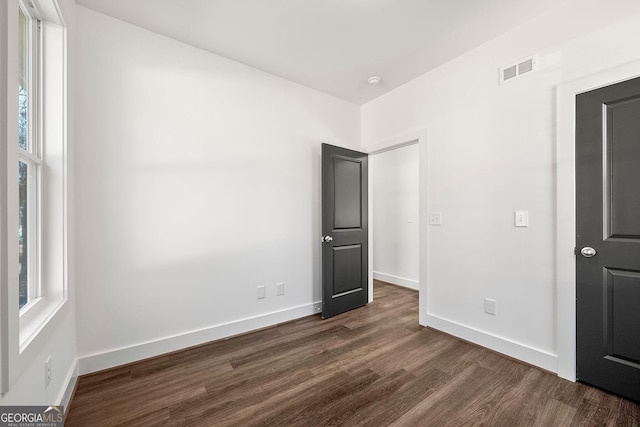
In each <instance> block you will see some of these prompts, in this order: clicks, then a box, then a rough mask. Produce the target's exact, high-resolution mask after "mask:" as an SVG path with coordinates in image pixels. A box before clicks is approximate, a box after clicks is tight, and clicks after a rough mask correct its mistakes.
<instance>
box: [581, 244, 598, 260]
mask: <svg viewBox="0 0 640 427" xmlns="http://www.w3.org/2000/svg"><path fill="white" fill-rule="evenodd" d="M580 253H581V254H582V256H583V257H585V258H591V257H593V256H596V253H597V252H596V250H595V249H593V248H592V247H590V246H585V247H584V248H582V249H581V250H580Z"/></svg>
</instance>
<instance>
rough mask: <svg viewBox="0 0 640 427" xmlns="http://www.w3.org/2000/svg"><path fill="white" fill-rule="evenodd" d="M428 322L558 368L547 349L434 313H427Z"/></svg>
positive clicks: (550, 368)
mask: <svg viewBox="0 0 640 427" xmlns="http://www.w3.org/2000/svg"><path fill="white" fill-rule="evenodd" d="M427 322H428V324H429V327H431V328H434V329H437V330H440V331H443V332H446V333H448V334H451V335H453V336H456V337H459V338H462V339H463V340H466V341H470V342H472V343H474V344H478V345H481V346H483V347H486V348H489V349H491V350H494V351H497V352H498V353H502V354H505V355H507V356H509V357H513V358H515V359H518V360H522V361H523V362H526V363H529V364H531V365H534V366H538V367H540V368H542V369H546V370H547V371H551V372H556V370H557V368H558V358H557V356H555V355H553V354H551V353H547V352H546V351H542V350H539V349H537V348H533V347H529V346H527V345H525V344H521V343H518V342H515V341H511V340H509V339H507V338H503V337H499V336H497V335H493V334H489V333H487V332H484V331H481V330H479V329H475V328H473V327H471V326H467V325H463V324H461V323H457V322H453V321H451V320H447V319H444V318H442V317H438V316H434V315H433V314H427Z"/></svg>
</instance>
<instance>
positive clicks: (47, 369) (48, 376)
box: [44, 356, 51, 388]
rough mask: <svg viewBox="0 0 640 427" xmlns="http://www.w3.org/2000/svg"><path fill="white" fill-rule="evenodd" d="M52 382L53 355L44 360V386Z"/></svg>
mask: <svg viewBox="0 0 640 427" xmlns="http://www.w3.org/2000/svg"><path fill="white" fill-rule="evenodd" d="M50 382H51V356H49V357H47V360H45V361H44V388H47V387H48V386H49V383H50Z"/></svg>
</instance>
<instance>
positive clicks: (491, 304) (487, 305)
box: [484, 298, 496, 316]
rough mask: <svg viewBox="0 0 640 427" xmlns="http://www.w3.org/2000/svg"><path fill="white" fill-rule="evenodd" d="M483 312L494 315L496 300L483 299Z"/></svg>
mask: <svg viewBox="0 0 640 427" xmlns="http://www.w3.org/2000/svg"><path fill="white" fill-rule="evenodd" d="M484 312H485V313H487V314H491V315H492V316H495V315H496V300H494V299H491V298H485V299H484Z"/></svg>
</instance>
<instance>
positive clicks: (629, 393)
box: [576, 78, 640, 402]
mask: <svg viewBox="0 0 640 427" xmlns="http://www.w3.org/2000/svg"><path fill="white" fill-rule="evenodd" d="M576 233H577V235H576V244H577V247H576V256H577V260H576V266H577V271H576V277H577V284H576V286H577V288H576V294H577V307H576V310H577V319H576V320H577V331H576V332H577V343H576V344H577V361H576V362H577V370H576V374H577V377H578V379H579V380H581V381H584V382H586V383H590V384H592V385H595V386H597V387H600V388H602V389H605V390H608V391H611V392H613V393H616V394H619V395H621V396H624V397H626V398H628V399H631V400H634V401H636V402H640V78H636V79H633V80H628V81H625V82H622V83H617V84H614V85H611V86H608V87H605V88H601V89H597V90H593V91H590V92H586V93H583V94H580V95H578V96H577V97H576Z"/></svg>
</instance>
